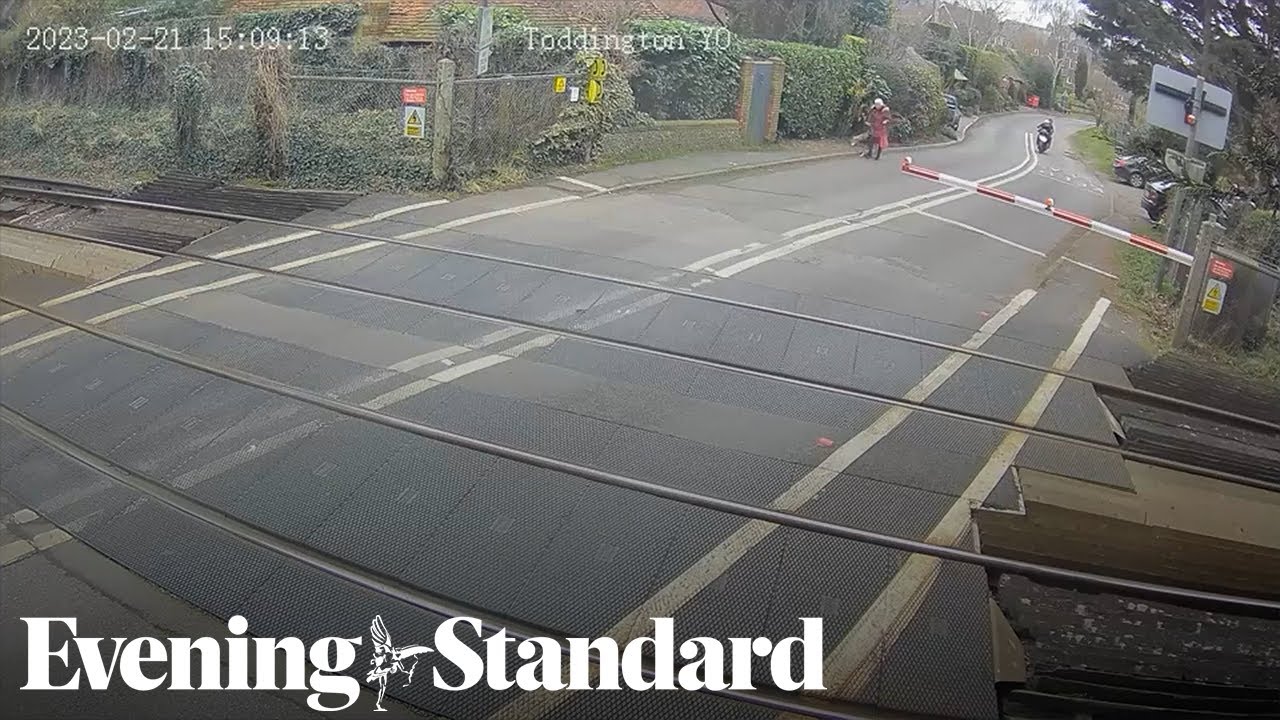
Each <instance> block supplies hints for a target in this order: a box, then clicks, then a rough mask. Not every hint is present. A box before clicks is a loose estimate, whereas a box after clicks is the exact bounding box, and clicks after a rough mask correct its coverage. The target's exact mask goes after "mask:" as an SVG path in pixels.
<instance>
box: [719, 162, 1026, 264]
mask: <svg viewBox="0 0 1280 720" xmlns="http://www.w3.org/2000/svg"><path fill="white" fill-rule="evenodd" d="M1037 162H1038V160H1037V159H1036V156H1035V155H1032V156H1031V164H1030V165H1028V166H1027V167H1026V168H1024V169H1022V170H1020V171H1018V172H1016V173H1014V174H1013V175H1009V176H1008V177H1005V178H1004V179H1002V180H1000V181H998V182H993V183H987V184H988V185H990V186H991V187H998V186H1000V185H1005V184H1007V183H1011V182H1013V181H1014V180H1018V179H1020V178H1022V177H1025V176H1026V175H1027V174H1029V173H1031V172H1032V171H1033V170H1035V168H1036V163H1037ZM974 194H975V193H972V192H968V191H961V193H960V194H959V195H950V196H947V197H941V198H938V199H936V200H930V201H929V202H926V203H923V204H920V205H912V206H911V207H903V208H900V209H898V210H892V211H890V212H886V213H883V214H880V215H876V216H874V217H872V218H870V219H868V220H863V221H859V222H854V223H850V224H848V225H844V226H842V227H836V228H832V229H830V230H825V231H823V232H819V233H815V234H813V235H808V236H805V237H802V238H800V239H798V240H792V241H791V242H789V243H786V244H784V245H780V246H778V247H775V248H773V249H771V250H766V251H765V252H763V253H760V254H759V255H754V256H752V257H749V258H746V259H745V260H740V261H738V262H736V263H734V264H733V265H730V266H729V267H726V268H723V269H720V270H717V271H716V275H718V276H720V277H725V278H727V277H732V276H734V275H737V274H738V273H740V272H743V271H745V270H750V269H751V268H753V267H755V266H757V265H760V264H763V263H766V262H769V261H770V260H777V259H778V258H782V257H786V256H787V255H790V254H792V253H795V252H798V251H800V250H803V249H805V248H807V247H809V246H811V245H817V244H818V243H820V242H826V241H827V240H830V239H831V238H834V237H839V236H841V235H846V234H848V233H851V232H857V231H858V230H865V229H866V228H870V227H875V226H876V225H881V224H883V223H886V222H888V221H890V220H893V219H894V218H899V217H902V216H903V215H907V214H909V213H913V212H919V211H921V210H927V209H929V208H932V207H937V206H938V205H944V204H946V203H949V202H955V201H956V200H960V199H961V198H966V197H970V196H973V195H974ZM897 204H901V203H897Z"/></svg>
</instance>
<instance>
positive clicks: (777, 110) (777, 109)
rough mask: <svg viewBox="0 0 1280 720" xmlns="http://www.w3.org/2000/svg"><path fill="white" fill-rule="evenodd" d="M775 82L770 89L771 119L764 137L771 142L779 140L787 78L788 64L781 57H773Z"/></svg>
mask: <svg viewBox="0 0 1280 720" xmlns="http://www.w3.org/2000/svg"><path fill="white" fill-rule="evenodd" d="M769 60H770V61H771V62H772V63H773V76H772V77H773V82H772V84H771V85H772V86H771V87H770V88H769V119H768V122H767V124H766V125H765V130H764V137H765V140H767V141H769V142H777V140H778V116H779V115H780V114H781V112H782V85H783V83H784V82H785V81H786V77H787V63H786V62H785V61H783V59H782V58H780V57H772V58H769Z"/></svg>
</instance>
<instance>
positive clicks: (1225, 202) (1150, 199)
mask: <svg viewBox="0 0 1280 720" xmlns="http://www.w3.org/2000/svg"><path fill="white" fill-rule="evenodd" d="M1177 187H1178V181H1177V180H1175V179H1173V178H1172V177H1166V178H1163V179H1160V180H1152V181H1151V182H1148V183H1147V191H1146V192H1144V193H1143V194H1142V209H1143V210H1145V211H1146V212H1147V217H1149V218H1151V222H1153V223H1158V222H1160V218H1161V216H1163V215H1164V211H1165V208H1167V207H1168V206H1169V199H1170V198H1171V197H1173V192H1172V191H1173V190H1175V189H1176V188H1177ZM1247 200H1248V198H1247V197H1246V196H1245V195H1244V194H1243V193H1240V192H1238V191H1237V192H1234V193H1223V194H1215V195H1213V196H1212V197H1210V198H1209V202H1208V204H1206V205H1205V207H1204V213H1203V214H1202V217H1201V219H1202V220H1207V219H1208V218H1209V216H1210V215H1217V216H1218V217H1219V218H1223V217H1226V216H1227V214H1228V212H1229V211H1230V209H1231V206H1232V205H1234V204H1235V203H1237V202H1244V201H1247Z"/></svg>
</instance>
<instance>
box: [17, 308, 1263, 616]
mask: <svg viewBox="0 0 1280 720" xmlns="http://www.w3.org/2000/svg"><path fill="white" fill-rule="evenodd" d="M0 299H3V298H0ZM3 301H4V302H8V303H10V304H12V305H15V306H16V307H24V306H25V307H24V309H30V310H32V314H35V315H38V316H41V317H44V318H46V319H48V320H51V321H53V322H57V323H60V324H63V325H66V326H69V327H72V328H74V329H76V330H79V331H80V332H83V333H85V334H87V335H92V336H94V337H97V338H99V339H102V340H106V341H108V342H112V343H114V344H117V345H121V346H124V347H127V348H129V349H131V350H135V351H137V352H141V353H145V354H148V355H151V356H153V357H157V358H160V359H162V360H167V361H169V362H172V363H175V364H177V365H182V366H184V367H187V368H190V369H192V370H195V371H197V372H202V373H205V374H208V375H213V376H216V377H220V378H223V379H225V380H230V381H232V382H235V383H239V384H241V385H247V386H249V387H253V388H256V389H258V390H263V391H266V392H269V393H272V394H275V395H279V396H281V397H287V398H290V399H292V400H297V401H298V402H302V403H305V404H308V405H312V406H315V407H319V408H322V409H324V410H329V411H331V412H334V413H337V414H340V415H344V416H346V417H350V418H353V419H357V420H365V421H368V422H372V423H375V424H377V425H381V426H383V427H387V428H391V429H394V430H401V431H404V432H408V433H410V434H413V435H417V436H419V437H422V438H426V439H428V440H434V441H436V442H442V443H447V444H449V445H454V446H456V447H461V448H465V449H468V450H474V451H477V452H482V453H485V454H488V455H494V456H497V457H501V458H505V459H507V460H513V461H515V462H519V463H523V464H526V465H532V466H534V467H539V468H542V469H544V470H551V471H554V472H560V473H564V474H566V475H571V476H573V477H577V478H581V479H583V480H587V481H590V482H595V483H599V484H602V485H609V486H613V487H618V488H623V489H627V490H632V491H636V492H641V493H644V494H646V495H650V496H653V497H659V498H663V499H665V500H671V501H674V502H678V503H681V504H685V505H692V506H696V507H701V508H704V509H707V510H714V511H718V512H722V513H727V514H731V515H736V516H739V517H745V518H751V519H753V520H759V521H763V522H767V523H772V524H775V525H783V526H786V527H791V528H796V529H798V530H806V531H809V532H816V533H819V534H822V535H829V536H831V537H837V538H843V539H846V540H854V541H857V542H865V543H870V544H873V545H878V546H881V547H886V548H890V549H893V550H901V551H904V552H909V553H918V554H922V555H929V556H932V557H936V558H939V559H941V560H954V561H958V562H963V563H968V564H970V565H978V566H981V567H984V568H986V569H988V570H997V571H1000V572H1005V573H1012V574H1017V575H1025V576H1028V577H1034V578H1038V579H1043V580H1048V581H1051V582H1059V583H1068V584H1072V585H1074V586H1081V585H1083V586H1086V587H1094V588H1102V589H1105V590H1111V591H1117V592H1123V593H1130V594H1136V595H1141V596H1144V597H1150V598H1156V599H1161V600H1166V601H1173V602H1181V603H1190V604H1192V605H1196V606H1201V607H1216V608H1219V609H1221V608H1230V609H1232V610H1235V611H1245V612H1250V613H1262V614H1263V615H1264V616H1267V617H1270V616H1273V615H1274V616H1277V617H1280V600H1266V599H1262V598H1250V597H1244V596H1238V595H1229V594H1224V593H1216V592H1209V591H1203V590H1193V589H1188V588H1179V587H1175V586H1171V585H1162V584H1158V583H1150V582H1144V581H1139V580H1131V579H1126V578H1119V577H1113V576H1108V575H1100V574H1097V573H1090V572H1083V571H1079V570H1070V569H1067V568H1060V567H1055V566H1052V565H1042V564H1039V563H1033V562H1026V561H1022V560H1014V559H1010V558H1003V557H996V556H990V555H983V554H981V553H977V552H973V551H971V550H963V549H961V548H957V547H950V546H946V545H935V544H933V543H927V542H922V541H919V540H911V539H908V538H904V537H898V536H894V535H886V534H884V533H878V532H874V531H871V530H862V529H858V528H854V527H849V526H847V525H839V524H836V523H831V522H827V521H824V520H818V519H814V518H809V517H805V516H802V515H797V514H795V513H791V512H786V511H783V510H775V509H772V508H766V507H761V506H758V505H752V504H749V503H743V502H739V501H737V500H730V499H727V498H721V497H716V496H711V495H706V494H703V493H698V492H694V491H692V490H683V489H680V488H675V487H670V486H667V485H663V484H661V483H655V482H651V481H648V480H641V479H639V478H632V477H628V476H625V475H620V474H618V473H613V472H609V471H605V470H599V469H597V468H592V467H588V466H585V465H580V464H578V463H574V462H569V461H567V460H560V459H557V458H553V457H548V456H546V455H541V454H539V453H535V452H530V451H527V450H520V449H518V448H513V447H509V446H506V445H502V444H500V443H495V442H490V441H488V440H481V439H479V438H475V437H470V436H467V435H461V434H459V433H455V432H451V431H449V430H443V429H440V428H436V427H432V426H429V425H424V424H422V423H419V422H415V421H413V420H408V419H405V418H399V417H395V416H393V415H387V414H385V413H382V412H378V411H376V410H370V409H368V408H364V407H360V406H358V405H352V404H349V403H346V402H343V401H340V400H335V399H333V398H329V397H326V396H323V395H320V394H318V393H314V392H311V391H309V390H304V389H302V388H297V387H293V386H290V385H288V384H285V383H281V382H278V381H276V380H271V379H269V378H264V377H260V376H257V375H253V374H251V373H247V372H244V371H242V370H237V369H234V368H228V367H223V366H220V365H216V364H213V363H208V362H205V361H202V360H197V359H194V358H191V357H189V356H187V355H185V354H184V353H180V352H177V351H174V350H170V349H168V348H164V347H160V346H158V345H155V344H153V343H150V342H147V341H144V340H139V339H137V338H131V337H128V336H125V335H122V334H120V333H116V332H114V331H109V330H104V329H102V328H101V327H95V326H92V325H88V324H85V323H82V322H80V321H77V320H70V319H68V318H60V317H57V316H55V315H53V314H51V313H48V312H45V311H43V310H37V309H34V308H30V306H26V304H25V303H21V304H19V303H15V302H13V301H11V300H8V299H3Z"/></svg>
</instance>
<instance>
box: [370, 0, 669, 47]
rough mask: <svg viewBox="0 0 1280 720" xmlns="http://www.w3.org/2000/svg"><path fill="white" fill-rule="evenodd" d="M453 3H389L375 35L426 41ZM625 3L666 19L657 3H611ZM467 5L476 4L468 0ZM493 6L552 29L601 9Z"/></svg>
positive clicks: (575, 2)
mask: <svg viewBox="0 0 1280 720" xmlns="http://www.w3.org/2000/svg"><path fill="white" fill-rule="evenodd" d="M456 1H457V0H390V2H389V6H388V9H387V20H386V23H385V25H383V27H382V28H381V31H380V32H379V33H378V35H379V38H380V39H382V40H387V41H418V42H430V41H433V40H435V39H436V37H437V36H438V35H439V32H440V19H439V17H438V16H437V14H436V10H437V9H438V8H439V7H441V6H444V5H448V4H452V3H454V2H456ZM614 2H616V3H618V4H625V6H626V10H627V11H628V12H629V13H630V14H632V15H634V16H636V17H650V18H657V17H667V16H669V14H668V13H665V12H663V11H662V10H661V9H660V8H659V5H660V2H659V0H614ZM467 4H476V3H475V2H474V0H471V1H470V2H468V3H467ZM489 4H490V5H492V6H494V7H508V8H520V9H521V10H523V11H524V13H525V14H526V15H527V16H528V17H529V21H530V22H531V23H533V24H534V25H539V26H542V27H556V26H562V25H581V24H583V23H584V22H586V21H591V20H593V17H592V11H593V10H596V9H598V8H600V7H601V5H600V2H599V0H596V1H595V2H588V1H587V0H491V2H490V3H489Z"/></svg>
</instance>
